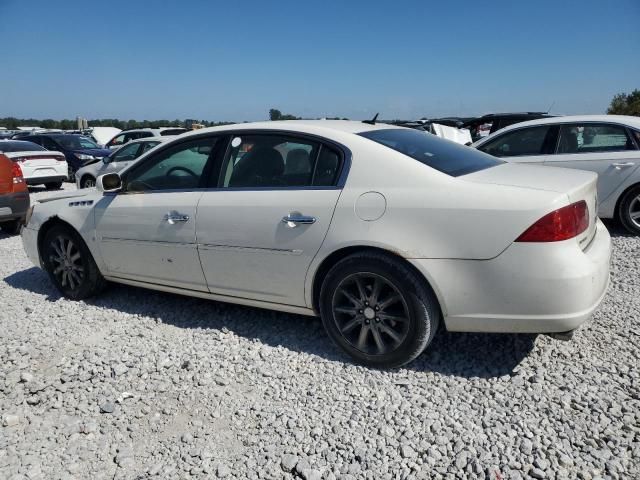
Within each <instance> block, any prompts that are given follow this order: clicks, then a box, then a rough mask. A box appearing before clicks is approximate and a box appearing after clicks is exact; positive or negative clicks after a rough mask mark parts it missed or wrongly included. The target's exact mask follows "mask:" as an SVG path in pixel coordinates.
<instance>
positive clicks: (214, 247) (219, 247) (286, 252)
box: [198, 243, 303, 255]
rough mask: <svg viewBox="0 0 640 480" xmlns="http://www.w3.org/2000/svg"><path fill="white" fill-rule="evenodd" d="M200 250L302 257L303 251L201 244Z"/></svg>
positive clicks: (199, 245)
mask: <svg viewBox="0 0 640 480" xmlns="http://www.w3.org/2000/svg"><path fill="white" fill-rule="evenodd" d="M198 250H233V251H236V252H257V253H264V252H268V253H277V254H281V255H302V253H303V251H302V250H297V249H294V250H289V249H284V248H261V247H241V246H236V245H219V244H212V243H199V244H198Z"/></svg>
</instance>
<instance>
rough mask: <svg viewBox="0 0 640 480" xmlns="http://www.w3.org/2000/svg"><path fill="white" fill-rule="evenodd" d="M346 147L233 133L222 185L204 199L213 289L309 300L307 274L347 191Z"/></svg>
mask: <svg viewBox="0 0 640 480" xmlns="http://www.w3.org/2000/svg"><path fill="white" fill-rule="evenodd" d="M344 158H345V157H344V154H343V152H342V151H341V149H339V148H337V147H336V146H330V145H328V144H325V143H324V142H321V141H318V140H317V139H310V138H308V137H305V136H298V135H295V136H294V135H291V134H289V133H286V134H281V133H273V134H264V133H263V134H251V133H240V132H238V133H237V134H236V135H234V136H232V137H231V139H230V142H229V147H228V149H227V153H226V155H225V158H224V160H223V163H222V166H221V169H220V171H221V173H220V178H219V181H218V188H216V189H212V190H209V191H206V192H205V193H204V194H203V195H202V198H201V200H200V204H199V205H198V218H197V225H196V229H197V235H198V251H199V253H200V260H201V262H202V268H203V270H204V274H205V277H206V280H207V285H208V287H209V290H210V291H211V292H212V293H216V294H222V295H230V296H237V297H243V298H251V299H256V300H262V301H269V302H274V303H281V304H288V305H297V306H304V305H305V300H304V280H305V276H306V273H307V270H308V268H309V265H310V263H311V261H312V260H313V258H314V256H315V255H316V253H317V252H318V250H319V249H320V246H321V244H322V242H323V240H324V237H325V235H326V233H327V230H328V228H329V224H330V223H331V218H332V216H333V211H334V209H335V206H336V202H337V200H338V197H339V195H340V192H341V187H340V186H339V185H338V175H339V174H340V170H341V168H342V165H343V164H344Z"/></svg>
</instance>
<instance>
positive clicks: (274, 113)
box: [269, 108, 300, 121]
mask: <svg viewBox="0 0 640 480" xmlns="http://www.w3.org/2000/svg"><path fill="white" fill-rule="evenodd" d="M269 120H274V121H275V120H300V118H299V117H296V116H295V115H291V114H289V113H285V114H283V113H282V112H281V111H280V110H277V109H275V108H272V109H271V110H269Z"/></svg>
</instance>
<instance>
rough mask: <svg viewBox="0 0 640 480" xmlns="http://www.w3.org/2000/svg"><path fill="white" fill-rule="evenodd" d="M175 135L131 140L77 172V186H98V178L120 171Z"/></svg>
mask: <svg viewBox="0 0 640 480" xmlns="http://www.w3.org/2000/svg"><path fill="white" fill-rule="evenodd" d="M172 138H173V137H169V136H167V137H148V138H140V139H138V140H131V141H130V142H129V143H127V144H126V145H123V146H122V147H120V148H119V149H118V150H115V151H114V152H112V153H111V155H109V156H108V157H104V158H102V159H101V160H97V161H94V162H93V163H89V164H88V165H86V166H84V167H82V168H81V169H80V170H78V171H77V172H76V186H77V187H78V188H92V187H95V186H96V178H98V177H99V176H100V175H104V174H105V173H110V172H120V171H122V170H124V169H125V168H127V167H128V166H129V165H131V164H132V163H133V162H134V161H135V160H136V159H137V158H138V157H139V156H140V155H142V154H143V153H146V152H148V151H149V150H151V149H152V148H153V147H155V146H156V145H159V144H160V143H162V142H166V141H168V140H171V139H172Z"/></svg>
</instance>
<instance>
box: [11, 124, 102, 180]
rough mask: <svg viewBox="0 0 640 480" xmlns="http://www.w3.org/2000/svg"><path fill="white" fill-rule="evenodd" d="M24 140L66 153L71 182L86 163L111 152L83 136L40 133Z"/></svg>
mask: <svg viewBox="0 0 640 480" xmlns="http://www.w3.org/2000/svg"><path fill="white" fill-rule="evenodd" d="M23 140H29V141H30V142H33V143H37V144H38V145H41V146H43V147H44V148H46V149H47V150H54V151H56V152H62V153H64V156H65V157H66V159H67V164H68V165H69V180H70V181H72V182H74V181H75V176H76V172H77V171H78V169H79V168H81V167H83V166H84V165H85V164H86V163H88V162H91V161H94V160H102V158H103V157H106V156H108V155H109V154H110V153H111V150H109V149H106V148H100V147H99V146H98V145H97V144H96V143H95V142H94V141H93V140H91V139H90V138H87V137H85V136H83V135H75V134H64V133H39V134H34V135H29V136H28V137H23Z"/></svg>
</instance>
